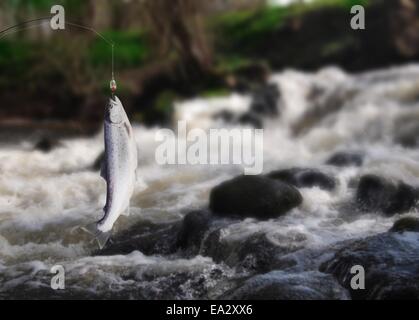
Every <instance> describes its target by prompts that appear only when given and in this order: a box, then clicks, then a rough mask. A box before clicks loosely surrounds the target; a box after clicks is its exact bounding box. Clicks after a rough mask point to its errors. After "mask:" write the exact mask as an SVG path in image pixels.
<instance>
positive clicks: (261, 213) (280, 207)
mask: <svg viewBox="0 0 419 320" xmlns="http://www.w3.org/2000/svg"><path fill="white" fill-rule="evenodd" d="M302 200H303V198H302V196H301V194H300V192H299V191H298V190H297V189H296V188H294V187H293V186H291V185H288V184H286V183H283V182H281V181H276V180H273V179H269V178H266V177H263V176H238V177H236V178H234V179H232V180H228V181H225V182H223V183H221V184H220V185H218V186H216V187H215V188H213V189H212V190H211V193H210V208H211V210H212V211H213V212H214V213H216V214H218V215H221V216H237V217H242V218H246V217H254V218H258V219H270V218H275V217H278V216H281V215H284V214H286V213H287V212H288V211H290V210H291V209H293V208H295V207H297V206H298V205H300V204H301V202H302Z"/></svg>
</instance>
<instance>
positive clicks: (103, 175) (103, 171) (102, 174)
mask: <svg viewBox="0 0 419 320" xmlns="http://www.w3.org/2000/svg"><path fill="white" fill-rule="evenodd" d="M100 176H101V177H102V178H103V179H105V181H107V179H106V159H104V160H103V161H102V165H101V167H100Z"/></svg>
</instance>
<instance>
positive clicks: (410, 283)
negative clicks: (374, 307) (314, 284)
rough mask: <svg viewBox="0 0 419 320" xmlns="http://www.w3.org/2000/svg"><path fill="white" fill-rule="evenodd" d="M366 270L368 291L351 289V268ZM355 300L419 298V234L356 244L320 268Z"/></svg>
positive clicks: (378, 237)
mask: <svg viewBox="0 0 419 320" xmlns="http://www.w3.org/2000/svg"><path fill="white" fill-rule="evenodd" d="M355 265H360V266H362V267H363V268H364V270H365V289H357V290H354V289H352V288H351V280H352V278H353V276H354V274H351V268H352V267H353V266H355ZM320 271H322V272H327V273H331V274H333V275H334V276H335V277H336V278H337V279H338V280H339V282H340V283H341V284H342V285H343V286H344V287H345V288H347V289H348V290H349V291H350V294H351V297H352V298H353V299H419V233H411V232H406V233H403V234H399V233H392V232H389V233H382V234H379V235H375V236H372V237H368V238H365V239H361V240H357V241H354V242H352V243H350V244H348V245H346V246H344V247H343V248H342V249H340V250H339V251H338V252H337V253H336V254H335V255H334V257H333V258H331V259H330V260H328V261H326V262H324V263H323V264H322V265H321V266H320Z"/></svg>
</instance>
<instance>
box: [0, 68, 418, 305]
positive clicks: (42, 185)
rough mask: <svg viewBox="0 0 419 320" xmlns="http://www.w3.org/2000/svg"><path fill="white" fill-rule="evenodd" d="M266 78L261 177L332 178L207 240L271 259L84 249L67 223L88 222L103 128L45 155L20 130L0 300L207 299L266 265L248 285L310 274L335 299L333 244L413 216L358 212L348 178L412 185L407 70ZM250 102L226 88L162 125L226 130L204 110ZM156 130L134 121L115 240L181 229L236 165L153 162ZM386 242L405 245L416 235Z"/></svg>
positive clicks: (303, 279) (413, 98)
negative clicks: (286, 207) (268, 106)
mask: <svg viewBox="0 0 419 320" xmlns="http://www.w3.org/2000/svg"><path fill="white" fill-rule="evenodd" d="M270 83H271V84H272V85H274V86H276V87H277V88H278V92H279V98H278V100H277V108H278V111H279V115H278V116H275V117H273V116H267V117H264V118H263V128H264V140H263V159H264V166H263V172H264V173H269V172H270V171H272V170H279V169H287V168H292V167H304V168H316V169H318V170H320V171H321V172H324V173H326V174H328V175H329V176H332V177H333V178H334V181H335V183H336V186H335V187H334V188H333V190H325V189H322V188H319V187H318V186H314V187H301V188H299V192H300V193H301V195H302V198H303V201H302V203H301V204H300V205H299V206H298V207H296V208H294V209H292V210H291V211H290V212H287V213H286V214H285V215H282V216H279V217H277V218H273V219H269V220H259V219H256V218H252V217H250V218H245V219H237V220H233V221H231V222H230V223H228V224H225V225H222V227H221V229H220V230H219V231H220V233H219V234H220V236H219V238H218V239H217V241H219V242H220V243H222V244H223V246H225V247H229V246H230V247H234V248H239V247H235V246H236V244H240V243H243V242H244V241H246V239H249V238H250V237H253V236H255V235H264V236H265V238H266V239H267V241H269V242H270V243H271V244H274V245H276V246H277V247H278V248H281V250H278V252H274V253H273V255H272V260H275V261H276V262H275V264H274V266H273V267H269V268H268V269H267V270H263V271H261V270H256V271H255V270H254V269H251V270H250V269H246V268H245V267H243V264H240V265H239V264H238V263H236V262H235V260H234V259H224V258H222V257H221V258H219V257H217V254H212V255H211V254H208V251H206V250H204V249H203V248H201V249H198V250H197V252H195V253H194V254H184V253H182V252H181V251H176V250H175V251H172V252H170V253H167V252H165V251H164V250H162V251H161V252H159V250H158V249H156V250H154V251H153V250H152V252H151V253H150V252H147V254H146V253H144V252H142V251H141V250H129V251H130V252H126V250H123V251H121V253H119V254H118V253H117V252H116V253H115V254H105V255H102V254H98V253H97V245H96V243H95V242H93V241H92V240H91V238H90V236H89V235H88V234H85V233H84V232H83V231H81V230H80V229H79V226H84V225H87V224H89V223H91V222H92V221H95V220H97V219H98V218H99V217H100V216H101V214H102V211H101V210H102V209H101V208H102V207H103V205H104V203H105V200H106V199H105V197H106V194H105V192H106V191H105V190H106V185H105V182H104V180H103V179H102V178H101V177H100V176H99V173H98V172H97V171H94V170H91V169H90V168H91V166H92V164H93V163H94V161H95V159H96V158H97V157H98V155H99V154H100V153H101V152H102V150H103V133H99V134H97V135H96V136H95V137H91V138H77V139H74V138H73V139H62V140H61V141H60V145H59V146H57V147H56V148H54V149H53V150H51V151H50V152H47V153H45V152H41V151H39V150H34V148H33V141H31V139H29V138H28V139H22V140H21V141H19V142H18V143H10V142H9V141H1V146H0V298H3V299H10V298H27V299H31V298H52V299H54V298H93V299H94V298H99V299H101V298H120V299H216V298H220V297H225V295H226V294H228V293H229V292H231V290H233V291H234V290H235V288H236V287H237V286H239V285H242V284H243V281H245V280H247V279H248V278H249V277H252V276H255V275H256V274H263V273H267V272H268V271H273V272H271V273H269V274H268V275H266V274H265V275H264V276H262V278H259V280H257V279H256V280H255V281H256V282H255V283H257V284H263V283H264V281H268V282H269V281H273V282H276V283H281V285H283V286H284V285H286V284H287V283H288V284H293V286H294V288H297V287H298V288H297V289H295V290H302V291H303V292H305V293H307V292H309V291H310V290H314V289H313V286H316V284H312V283H313V279H316V281H318V282H319V283H324V286H325V287H326V288H332V289H333V290H332V289H331V290H332V291H333V292H335V293H334V295H332V296H330V295H328V296H327V297H328V298H336V299H347V298H349V297H350V295H349V294H348V292H347V291H345V289H343V288H341V286H340V285H338V284H330V282H331V281H333V280H332V279H331V278H332V277H329V276H327V277H326V276H324V275H325V274H323V273H322V272H320V271H319V268H320V265H321V264H322V263H323V262H324V261H326V260H327V259H330V258H331V257H332V256H333V254H334V253H335V251H336V250H337V249H336V248H337V247H339V246H341V244H342V243H347V242H348V241H354V240H356V239H363V238H365V237H370V236H375V235H378V234H380V233H383V232H387V231H388V230H389V229H390V228H391V227H392V225H393V224H394V222H395V221H396V220H397V219H400V218H401V217H405V216H409V217H411V216H412V217H418V213H417V211H416V209H415V208H411V209H409V210H406V211H405V212H403V213H400V214H395V215H384V214H380V213H377V212H374V211H372V210H371V211H367V212H363V213H362V214H360V213H359V212H357V210H356V209H355V208H354V205H353V202H354V197H355V194H356V190H357V189H356V183H357V181H358V180H359V178H360V177H361V176H363V175H365V174H375V175H377V176H380V177H383V178H385V179H388V180H389V181H403V182H404V183H406V184H409V185H411V186H414V187H416V186H419V150H418V148H417V145H419V139H417V138H416V136H418V137H419V135H418V134H419V125H417V123H419V65H406V66H401V67H397V68H392V69H385V70H379V71H373V72H366V73H361V74H355V75H351V74H347V73H345V72H343V71H341V70H340V69H337V68H325V69H322V70H319V71H318V72H315V73H303V72H298V71H293V70H287V71H283V72H280V73H276V74H274V75H273V76H272V77H271V79H270ZM251 104H252V97H251V96H250V95H249V96H248V95H239V94H232V95H231V96H227V97H222V98H211V99H194V100H190V101H184V102H178V103H177V105H176V112H175V116H174V120H175V122H176V121H177V120H185V121H187V123H188V126H190V127H198V128H203V129H205V130H208V129H209V128H217V127H226V126H228V127H232V126H233V125H232V124H231V123H230V124H228V123H226V122H224V120H223V119H220V118H219V117H217V116H216V114H218V113H219V112H222V111H228V112H230V113H233V114H240V113H243V112H246V111H247V110H248V109H249V108H250V107H251ZM158 130H159V128H145V127H142V126H140V125H135V124H134V132H135V135H136V139H137V143H138V147H139V166H140V167H139V175H140V176H141V178H142V181H138V183H137V186H136V188H135V192H134V196H133V198H132V200H131V206H130V215H129V216H121V217H120V218H119V220H118V221H117V223H116V225H115V227H114V234H115V235H118V234H124V232H125V231H126V230H132V228H133V227H135V226H142V225H143V226H148V225H153V226H156V225H157V226H158V225H171V224H173V225H176V224H177V223H181V221H182V219H183V217H184V216H185V215H186V214H187V213H188V212H191V211H193V210H201V209H202V208H207V207H208V203H209V195H210V191H211V189H212V188H213V187H215V186H217V185H219V184H220V183H222V182H223V181H226V180H228V179H231V178H233V177H235V176H237V175H240V174H241V173H242V168H241V167H240V166H235V165H216V166H210V165H176V166H174V165H165V166H161V165H158V164H157V163H156V161H155V150H156V147H157V146H158V145H159V142H157V141H156V139H155V136H156V133H157V132H158ZM416 139H417V141H416ZM416 142H418V144H416ZM336 152H353V153H356V154H359V155H360V156H362V165H349V166H334V165H331V164H326V162H327V160H328V159H329V158H330V156H332V155H333V154H335V153H336ZM138 230H139V231H138V232H139V234H140V233H141V232H143V233H147V232H153V231H150V230H154V229H147V228H145V229H144V230H143V229H141V228H139V229H138ZM398 236H399V237H404V238H403V241H405V243H406V244H409V245H412V248H416V250H417V251H419V247H417V245H418V243H419V240H418V236H417V233H416V234H415V233H405V234H402V235H398ZM206 241H207V243H208V241H211V240H210V239H209V240H208V239H207V240H206ZM214 241H215V240H214ZM415 246H416V247H415ZM134 249H135V248H134ZM274 255H275V258H274ZM233 260H234V261H233ZM291 260H292V261H293V263H287V261H291ZM54 265H62V266H63V267H64V269H65V290H57V291H55V290H52V289H51V287H50V281H51V277H52V276H53V274H51V273H50V269H51V267H52V266H54ZM263 277H265V278H263ZM323 277H324V278H323ZM272 279H273V280H272ZM328 283H329V284H328ZM245 285H246V284H245ZM245 285H244V287H243V286H242V287H241V290H246V288H245ZM253 288H254V286H253ZM301 288H303V289H301ZM249 290H251V289H249ZM289 290H291V289H289ZM317 290H320V289H317ZM291 291H292V290H291ZM282 292H284V290H283V291H282ZM294 292H295V291H294ZM240 297H242V296H240ZM287 297H288V296H285V297H284V298H287ZM297 297H302V298H306V296H305V295H301V296H297ZM309 297H310V296H309ZM289 298H295V295H293V294H292V293H290V295H289Z"/></svg>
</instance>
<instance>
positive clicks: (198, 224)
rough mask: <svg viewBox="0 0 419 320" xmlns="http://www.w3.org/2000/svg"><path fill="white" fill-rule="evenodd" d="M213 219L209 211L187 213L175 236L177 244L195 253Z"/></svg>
mask: <svg viewBox="0 0 419 320" xmlns="http://www.w3.org/2000/svg"><path fill="white" fill-rule="evenodd" d="M213 220H214V217H213V216H212V214H211V213H210V212H209V211H205V210H204V211H193V212H190V213H188V214H187V215H186V216H185V217H184V218H183V221H182V224H181V227H180V231H179V234H178V237H177V246H178V247H179V248H181V249H188V250H189V251H193V252H195V253H196V254H197V253H198V252H199V248H200V247H201V243H202V240H203V239H204V237H205V234H206V233H207V231H208V230H209V229H210V226H211V225H212V223H213Z"/></svg>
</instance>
